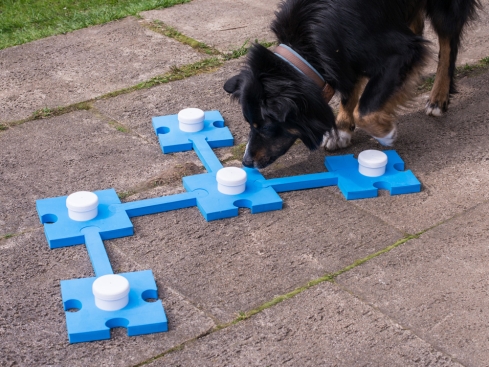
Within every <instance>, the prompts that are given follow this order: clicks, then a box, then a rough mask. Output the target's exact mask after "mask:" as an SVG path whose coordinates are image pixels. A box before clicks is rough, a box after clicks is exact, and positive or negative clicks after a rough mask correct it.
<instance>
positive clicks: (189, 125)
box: [178, 108, 204, 133]
mask: <svg viewBox="0 0 489 367" xmlns="http://www.w3.org/2000/svg"><path fill="white" fill-rule="evenodd" d="M178 127H179V128H180V130H182V131H185V132H187V133H195V132H197V131H200V130H202V129H203V128H204V111H202V110H200V109H198V108H186V109H184V110H181V111H180V112H179V113H178Z"/></svg>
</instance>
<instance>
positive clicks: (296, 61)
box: [273, 45, 335, 103]
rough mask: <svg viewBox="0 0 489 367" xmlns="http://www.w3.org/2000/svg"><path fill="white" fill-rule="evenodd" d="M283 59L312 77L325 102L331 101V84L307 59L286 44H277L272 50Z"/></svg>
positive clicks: (333, 91)
mask: <svg viewBox="0 0 489 367" xmlns="http://www.w3.org/2000/svg"><path fill="white" fill-rule="evenodd" d="M273 52H275V53H276V54H277V55H279V56H281V57H282V58H283V59H285V60H286V61H288V62H289V63H291V64H292V66H295V67H296V68H297V69H298V70H299V71H300V72H302V73H303V74H304V75H306V76H307V77H309V78H310V79H312V81H314V83H316V84H317V85H318V86H319V87H320V88H321V89H322V91H323V97H324V99H325V101H326V103H329V101H331V98H333V95H334V93H335V90H334V89H333V87H332V86H331V85H329V84H328V83H327V82H325V81H324V79H323V78H322V77H321V76H320V75H319V73H318V72H317V70H316V69H314V68H313V67H312V66H311V65H310V64H309V63H308V62H307V61H305V60H304V59H303V58H302V57H301V56H300V55H299V54H298V53H296V52H295V51H294V50H292V49H291V48H290V47H288V46H286V45H279V46H277V47H276V48H275V50H274V51H273Z"/></svg>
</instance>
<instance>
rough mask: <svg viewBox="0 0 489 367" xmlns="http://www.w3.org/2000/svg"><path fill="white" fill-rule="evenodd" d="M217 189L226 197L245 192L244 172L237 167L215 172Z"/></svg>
mask: <svg viewBox="0 0 489 367" xmlns="http://www.w3.org/2000/svg"><path fill="white" fill-rule="evenodd" d="M216 180H217V189H218V190H219V192H221V193H223V194H226V195H239V194H242V193H243V192H244V191H245V190H246V180H247V175H246V171H245V170H244V169H242V168H238V167H225V168H221V169H220V170H219V171H217V175H216Z"/></svg>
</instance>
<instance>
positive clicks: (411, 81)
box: [224, 0, 480, 168]
mask: <svg viewBox="0 0 489 367" xmlns="http://www.w3.org/2000/svg"><path fill="white" fill-rule="evenodd" d="M479 5H480V4H479V2H478V0H285V1H284V2H282V3H281V5H280V8H279V10H278V11H277V13H276V19H275V20H274V21H273V23H272V30H273V32H274V33H275V34H276V36H277V39H278V42H279V44H280V46H279V47H277V48H276V49H275V50H273V51H270V50H268V49H266V48H265V47H262V46H260V45H258V44H257V45H254V46H253V47H252V48H251V49H250V52H249V54H248V58H247V61H246V65H245V67H244V68H243V69H242V70H241V72H240V74H238V75H236V76H234V77H232V78H231V79H229V80H228V81H227V82H226V83H225V85H224V89H225V90H226V91H227V92H228V93H232V95H233V97H234V98H236V99H237V100H238V101H239V102H240V104H241V106H242V110H243V116H244V118H245V119H246V121H248V122H249V124H250V127H251V131H250V136H249V140H248V145H247V149H246V153H245V156H244V158H243V164H244V165H245V166H248V167H256V168H263V167H266V166H267V165H269V164H270V163H272V162H273V161H275V160H276V159H277V158H278V157H280V156H281V155H283V154H284V153H285V152H287V150H288V149H289V148H290V147H291V146H292V144H293V143H294V141H295V140H296V139H301V140H302V141H303V142H304V144H305V145H306V146H307V147H308V148H310V149H315V148H317V147H318V146H320V145H321V143H323V145H324V146H325V148H326V149H330V150H332V149H336V148H341V147H346V146H348V145H349V144H350V140H351V135H352V133H353V130H354V129H355V127H358V128H360V129H363V130H364V131H366V132H367V133H368V134H370V135H371V136H373V137H375V138H376V139H377V140H378V141H379V142H380V143H381V144H384V145H391V144H392V143H393V142H394V140H395V138H396V135H397V130H396V110H397V109H398V107H399V106H400V105H403V104H405V103H406V102H407V101H408V100H409V99H410V97H411V96H412V93H413V91H414V89H415V88H414V86H415V84H416V83H417V81H418V79H419V74H420V72H421V69H422V67H423V65H424V63H425V60H426V57H427V53H428V52H427V49H426V47H427V45H426V43H427V41H426V40H425V39H424V38H423V37H422V33H423V27H424V22H425V18H428V19H429V20H430V21H431V24H432V26H433V29H434V30H435V32H436V33H437V35H438V38H439V44H440V52H439V61H438V70H437V73H436V78H435V83H434V86H433V89H432V91H431V95H430V98H429V100H428V102H427V105H426V113H427V114H429V115H433V116H439V115H441V114H442V112H444V111H446V109H447V107H448V103H449V98H450V94H451V93H453V92H454V91H455V87H454V71H455V62H456V59H457V53H458V48H459V44H460V41H461V35H462V32H463V30H464V26H465V25H466V24H467V22H468V21H469V20H471V19H473V18H474V16H475V11H476V9H477V8H478V7H479ZM334 91H336V92H337V93H339V95H340V97H341V105H340V110H339V113H338V116H337V118H336V122H335V118H334V115H333V112H332V110H331V108H330V107H329V105H328V102H329V99H330V98H331V96H332V94H333V93H334Z"/></svg>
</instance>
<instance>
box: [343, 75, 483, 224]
mask: <svg viewBox="0 0 489 367" xmlns="http://www.w3.org/2000/svg"><path fill="white" fill-rule="evenodd" d="M488 78H489V73H485V74H483V75H479V76H476V77H470V78H465V79H463V80H460V81H459V84H458V89H459V93H458V94H457V95H455V96H454V98H453V99H452V103H451V104H450V107H449V110H448V113H447V114H446V115H444V116H443V117H441V118H433V117H429V116H426V115H425V114H424V111H423V110H422V109H421V106H419V104H422V103H421V102H422V100H424V98H422V99H420V101H419V104H418V106H417V108H414V109H412V110H410V111H409V112H408V113H406V114H404V115H403V116H401V117H400V120H399V122H400V124H399V139H398V141H397V142H396V144H395V145H394V148H395V149H396V150H397V152H398V153H399V154H400V156H401V157H402V158H403V159H404V161H405V162H406V167H407V168H408V169H411V170H412V171H413V172H414V174H415V175H416V176H417V177H418V178H419V180H420V181H421V183H422V191H421V193H419V194H413V195H406V196H398V197H390V196H388V195H385V196H382V197H380V198H376V199H368V200H358V201H355V202H354V203H355V205H358V206H359V207H361V208H362V209H364V210H367V211H369V212H371V213H373V214H374V215H376V216H378V217H379V218H382V219H383V220H384V221H386V222H387V223H390V224H392V225H393V226H395V227H396V228H398V229H400V230H402V231H405V232H408V233H417V232H419V231H422V230H425V229H428V228H430V227H431V226H433V225H435V224H438V223H440V222H442V221H444V220H447V219H449V218H451V217H453V216H454V215H457V214H459V213H462V212H463V211H465V210H467V209H469V208H471V207H473V206H475V205H477V204H479V203H481V202H484V201H486V200H487V199H489V192H488V191H487V187H488V185H489V173H488V172H489V156H488V154H487V136H488V134H489V114H488V112H489V85H488V83H487V79H488ZM416 103H418V102H416ZM356 139H357V140H356V141H357V142H360V144H358V145H357V146H354V147H352V148H349V149H346V150H342V151H338V152H335V154H345V153H346V152H354V153H355V154H358V153H359V152H360V151H361V150H364V149H368V148H374V149H379V148H380V145H379V144H377V143H376V142H374V141H373V139H370V138H369V137H367V136H365V135H362V134H360V135H359V136H357V137H356Z"/></svg>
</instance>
